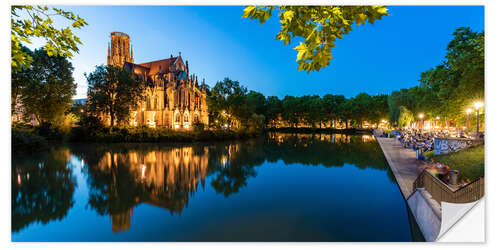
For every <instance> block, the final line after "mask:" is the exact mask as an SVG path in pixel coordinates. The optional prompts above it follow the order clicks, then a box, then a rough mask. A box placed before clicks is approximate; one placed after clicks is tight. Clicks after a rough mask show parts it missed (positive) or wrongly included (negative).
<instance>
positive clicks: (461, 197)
mask: <svg viewBox="0 0 500 250" xmlns="http://www.w3.org/2000/svg"><path fill="white" fill-rule="evenodd" d="M417 188H424V189H425V190H426V191H427V192H429V193H430V194H431V196H432V198H433V199H434V200H436V201H437V202H439V203H440V204H441V202H442V201H444V202H451V203H468V202H473V201H477V200H479V199H480V198H481V197H483V196H484V178H483V177H481V178H479V179H476V180H475V181H473V182H471V183H469V184H467V185H465V186H463V187H461V188H459V189H457V190H453V189H451V188H450V187H449V186H448V185H446V183H444V182H442V181H441V180H440V179H438V178H437V177H435V176H434V175H432V174H431V173H429V172H428V171H427V170H424V171H422V173H420V175H419V176H418V177H417V179H416V180H415V182H413V192H415V191H416V189H417Z"/></svg>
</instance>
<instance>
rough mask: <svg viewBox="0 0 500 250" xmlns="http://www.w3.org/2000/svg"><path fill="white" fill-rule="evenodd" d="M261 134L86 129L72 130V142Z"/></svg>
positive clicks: (186, 139)
mask: <svg viewBox="0 0 500 250" xmlns="http://www.w3.org/2000/svg"><path fill="white" fill-rule="evenodd" d="M258 135H259V133H256V132H251V131H248V130H245V131H237V132H234V131H231V130H214V131H212V130H201V129H200V127H198V129H193V130H172V129H168V128H149V127H146V126H139V127H130V126H116V127H111V128H107V129H103V130H98V131H92V130H90V129H89V128H86V127H75V128H73V129H72V130H71V136H70V141H92V142H193V141H219V140H234V139H243V138H249V137H255V136H258Z"/></svg>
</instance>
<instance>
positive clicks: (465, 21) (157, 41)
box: [29, 6, 484, 98]
mask: <svg viewBox="0 0 500 250" xmlns="http://www.w3.org/2000/svg"><path fill="white" fill-rule="evenodd" d="M61 8H63V9H66V10H71V11H73V12H74V13H76V14H79V15H80V16H81V17H82V18H84V19H85V20H86V21H87V23H88V24H89V25H88V26H86V27H84V28H83V29H81V30H77V32H76V34H77V35H78V36H79V37H80V39H81V41H82V42H83V45H81V46H80V53H79V54H78V55H76V56H75V57H74V58H73V59H72V63H73V66H74V68H75V70H74V78H75V81H76V82H77V83H78V89H77V95H76V96H75V97H78V98H81V97H85V96H86V90H87V83H86V80H85V77H84V75H83V74H84V73H85V72H87V73H88V72H91V71H93V70H94V68H95V66H96V65H100V64H105V63H106V56H107V45H108V42H109V41H110V37H109V36H110V33H111V32H112V31H121V32H124V33H127V34H129V35H130V37H131V43H132V46H133V49H134V60H135V62H136V63H142V62H147V61H153V60H158V59H164V58H168V57H170V55H171V54H173V55H174V56H175V55H178V54H179V52H182V57H183V59H184V60H188V61H189V68H190V72H191V73H195V74H196V75H198V79H201V78H205V79H206V82H207V83H208V84H209V85H210V86H214V85H215V83H216V82H217V81H219V80H222V79H224V77H229V78H231V79H232V80H238V81H239V82H240V83H241V84H243V85H244V86H246V87H247V88H248V89H249V90H256V91H259V92H261V93H263V94H264V95H266V96H270V95H276V96H278V97H280V98H282V97H284V96H285V95H287V94H289V95H298V96H300V95H307V94H318V95H321V96H322V95H324V94H327V93H332V94H344V95H345V96H346V97H351V96H355V95H356V94H358V93H360V92H366V93H369V94H381V93H386V94H390V92H391V91H393V90H397V89H400V88H407V87H412V86H415V85H417V84H418V79H419V76H420V73H421V72H422V71H425V70H427V69H430V68H431V67H434V66H435V65H437V64H438V63H440V62H441V61H442V60H443V59H444V56H445V53H446V46H447V44H448V42H449V41H450V40H451V39H452V33H453V31H454V30H455V29H456V28H458V27H461V26H469V27H471V28H472V29H473V30H474V31H483V30H484V8H483V7H482V6H460V7H458V6H457V7H452V6H389V7H388V9H389V13H390V16H386V17H383V18H382V20H378V21H376V22H375V23H374V24H373V25H372V24H366V25H364V26H359V27H358V28H355V29H354V30H353V31H352V32H351V33H350V34H348V35H346V36H344V38H343V39H341V40H338V41H337V42H336V44H337V46H336V47H335V48H334V49H333V61H332V62H331V63H330V65H329V66H328V67H327V68H325V69H322V70H321V71H319V72H311V73H309V74H308V73H307V72H302V71H301V72H298V71H297V63H296V61H295V59H296V51H295V50H293V47H295V46H296V45H297V44H298V41H299V40H298V39H296V40H294V41H293V42H292V45H291V46H290V45H288V46H283V45H282V42H281V41H277V40H274V37H275V36H276V34H277V33H278V31H279V29H280V27H279V21H278V19H277V18H272V19H271V20H269V21H268V22H266V23H265V24H264V25H260V24H259V22H258V21H257V20H247V19H243V18H241V15H242V13H243V9H244V7H241V6H230V7H225V6H202V7H190V6H183V7H177V6H163V7H160V6H140V7H139V6H137V7H136V6H127V7H119V6H78V7H72V6H63V7H61ZM37 46H40V44H39V43H37V42H34V43H33V45H32V46H29V47H31V48H34V47H37Z"/></svg>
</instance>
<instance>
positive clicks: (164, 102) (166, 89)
mask: <svg viewBox="0 0 500 250" xmlns="http://www.w3.org/2000/svg"><path fill="white" fill-rule="evenodd" d="M107 63H108V65H113V66H119V67H127V68H128V69H130V70H131V71H132V72H133V73H134V74H135V75H136V76H138V77H139V78H140V79H142V80H143V81H145V82H146V83H147V86H148V87H147V88H146V92H145V93H144V94H145V96H146V98H145V100H144V101H142V102H141V103H139V104H138V105H137V106H138V108H137V109H136V110H132V113H131V114H130V121H129V122H130V125H132V126H140V125H147V126H150V127H166V128H172V129H190V128H192V125H193V124H194V123H197V122H199V123H203V124H205V125H208V108H207V102H206V98H207V93H206V89H205V86H206V85H205V81H204V80H203V81H202V83H201V84H198V77H196V76H194V75H189V64H188V61H186V63H184V61H183V60H182V57H181V54H180V53H179V56H176V57H173V56H172V55H171V56H170V58H167V59H163V60H157V61H152V62H146V63H140V64H135V63H134V54H133V51H132V46H131V45H130V37H129V36H128V35H127V34H125V33H122V32H112V33H111V44H108V60H107ZM108 123H109V121H108Z"/></svg>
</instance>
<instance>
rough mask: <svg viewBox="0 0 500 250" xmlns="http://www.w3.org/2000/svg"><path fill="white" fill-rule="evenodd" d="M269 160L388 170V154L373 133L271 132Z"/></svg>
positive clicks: (269, 137)
mask: <svg viewBox="0 0 500 250" xmlns="http://www.w3.org/2000/svg"><path fill="white" fill-rule="evenodd" d="M267 140H268V147H269V148H271V149H270V150H269V151H270V152H272V153H274V154H273V155H271V156H270V157H268V159H267V160H268V161H276V160H278V159H281V160H283V162H284V163H285V164H291V163H301V164H306V165H314V166H316V165H323V166H326V167H342V166H344V164H346V163H347V164H352V165H354V166H356V167H357V168H361V169H365V168H375V169H388V165H387V163H386V160H385V157H384V155H383V153H382V151H381V149H380V147H379V146H378V144H377V141H376V140H374V138H373V137H372V136H366V135H365V136H350V135H342V134H283V133H271V134H269V136H268V138H267Z"/></svg>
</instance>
